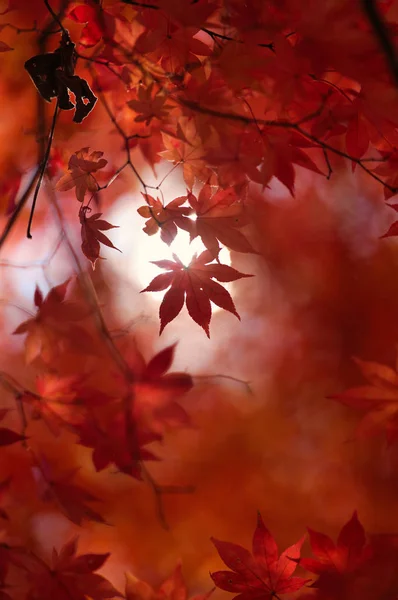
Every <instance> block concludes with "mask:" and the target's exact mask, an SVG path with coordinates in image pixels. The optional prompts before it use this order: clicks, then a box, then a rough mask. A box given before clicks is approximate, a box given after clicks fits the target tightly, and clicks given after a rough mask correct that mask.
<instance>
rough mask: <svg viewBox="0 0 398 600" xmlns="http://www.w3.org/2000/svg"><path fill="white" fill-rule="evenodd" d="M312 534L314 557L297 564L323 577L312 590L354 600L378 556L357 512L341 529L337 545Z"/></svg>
mask: <svg viewBox="0 0 398 600" xmlns="http://www.w3.org/2000/svg"><path fill="white" fill-rule="evenodd" d="M308 533H309V538H310V544H311V549H312V552H313V554H314V558H301V559H298V560H297V561H296V562H298V563H299V564H300V565H301V566H302V567H303V568H304V569H306V570H307V571H310V572H311V573H315V574H316V575H319V577H318V579H317V580H316V581H315V582H314V583H313V584H312V586H311V587H313V588H317V589H318V590H319V591H320V592H321V593H322V592H325V593H326V595H327V597H333V598H346V597H347V598H348V597H351V596H352V594H353V590H354V589H355V588H356V587H358V586H359V587H361V581H362V580H363V578H364V577H367V575H368V572H369V569H371V566H372V565H371V562H370V561H371V559H372V557H373V553H374V550H373V548H372V545H371V544H368V543H366V536H365V531H364V528H363V526H362V524H361V523H360V521H359V520H358V515H357V512H356V511H355V512H354V514H353V515H352V517H351V519H350V520H349V521H348V523H346V524H345V525H344V527H343V528H342V529H341V531H340V533H339V536H338V538H337V543H336V544H335V543H334V542H333V541H332V540H331V538H330V537H329V536H327V535H325V534H323V533H319V532H317V531H314V530H312V529H310V528H308ZM370 572H371V571H370ZM369 583H371V582H368V585H369ZM359 597H363V595H362V594H360V596H359Z"/></svg>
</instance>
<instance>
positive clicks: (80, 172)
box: [55, 147, 108, 202]
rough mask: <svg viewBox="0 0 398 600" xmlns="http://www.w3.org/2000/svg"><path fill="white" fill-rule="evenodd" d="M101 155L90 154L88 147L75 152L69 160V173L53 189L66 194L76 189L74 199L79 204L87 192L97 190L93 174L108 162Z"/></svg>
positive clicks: (101, 153) (97, 153)
mask: <svg viewBox="0 0 398 600" xmlns="http://www.w3.org/2000/svg"><path fill="white" fill-rule="evenodd" d="M103 154H104V153H103V152H99V151H93V152H91V153H90V148H89V147H86V148H82V149H81V150H77V151H76V152H75V153H74V154H72V156H71V157H70V159H69V163H68V170H69V173H66V175H63V176H62V177H61V179H60V180H59V181H58V182H57V185H56V186H55V189H56V190H58V191H59V192H66V191H68V190H71V189H72V188H76V190H75V191H76V198H77V199H78V201H79V202H83V201H84V196H85V194H86V192H87V191H89V192H92V193H94V192H96V191H97V190H98V187H99V186H98V183H97V180H96V179H95V177H94V175H93V173H96V172H97V171H98V170H99V169H103V168H104V167H105V166H106V165H107V164H108V161H107V160H105V158H102V156H103Z"/></svg>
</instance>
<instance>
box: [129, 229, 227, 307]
mask: <svg viewBox="0 0 398 600" xmlns="http://www.w3.org/2000/svg"><path fill="white" fill-rule="evenodd" d="M140 236H141V239H140V243H139V246H138V248H137V250H136V252H135V253H134V254H135V256H133V257H132V260H133V261H134V277H135V278H136V279H137V280H138V281H139V282H140V285H143V286H147V285H148V284H149V282H150V281H151V280H152V279H153V278H154V277H156V275H159V274H160V273H162V270H161V269H159V267H157V266H156V265H154V264H152V261H159V260H173V254H176V255H177V256H178V258H179V259H180V260H181V262H182V263H183V264H184V265H185V266H188V265H189V263H190V262H191V260H192V258H193V256H194V255H195V254H201V252H203V251H204V250H205V247H204V246H203V243H202V241H201V239H200V238H196V239H194V240H193V241H192V242H191V243H190V241H189V234H188V233H187V232H186V231H182V230H179V231H178V235H177V237H176V238H175V240H174V241H173V243H172V244H171V245H170V246H168V245H167V244H165V243H164V242H163V241H162V240H161V238H160V234H159V233H157V234H156V235H152V236H148V235H146V234H145V233H144V232H141V233H140ZM220 261H221V262H222V263H224V264H227V265H229V264H231V260H230V254H229V252H228V250H226V249H222V250H221V252H220ZM159 293H160V294H164V292H159ZM157 295H158V294H156V296H157Z"/></svg>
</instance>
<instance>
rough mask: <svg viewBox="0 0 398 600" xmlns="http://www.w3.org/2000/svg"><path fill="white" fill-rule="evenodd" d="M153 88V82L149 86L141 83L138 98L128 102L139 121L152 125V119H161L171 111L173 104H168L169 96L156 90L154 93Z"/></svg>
mask: <svg viewBox="0 0 398 600" xmlns="http://www.w3.org/2000/svg"><path fill="white" fill-rule="evenodd" d="M153 88H154V84H153V83H152V84H151V85H149V86H148V87H145V86H143V85H141V86H140V87H139V88H138V97H137V99H136V100H129V101H128V102H127V106H128V107H129V108H131V110H133V111H134V112H135V113H137V116H136V117H135V118H134V121H136V122H137V123H141V122H145V124H146V125H150V123H151V121H152V119H159V120H160V121H161V120H163V119H165V118H166V117H167V115H168V113H169V110H170V108H171V106H169V105H168V104H166V102H167V96H166V95H165V94H161V93H158V92H156V91H155V93H153Z"/></svg>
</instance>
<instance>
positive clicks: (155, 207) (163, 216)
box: [137, 194, 193, 245]
mask: <svg viewBox="0 0 398 600" xmlns="http://www.w3.org/2000/svg"><path fill="white" fill-rule="evenodd" d="M142 195H143V196H144V198H145V200H146V202H147V204H146V206H140V208H138V209H137V212H138V214H139V215H141V217H144V218H145V219H148V220H147V221H146V222H145V227H144V228H143V230H144V231H145V233H146V234H147V235H154V234H155V233H157V231H158V230H159V228H160V237H161V239H162V240H163V241H164V242H165V243H166V244H167V245H170V244H171V243H172V242H173V240H174V238H175V237H176V235H177V231H178V230H177V227H180V228H181V229H184V230H185V231H191V229H192V225H193V223H192V221H191V219H188V215H190V214H191V212H192V209H191V208H190V207H189V206H181V204H184V202H186V197H185V196H181V197H179V198H175V199H174V200H172V201H171V202H169V204H167V205H166V206H163V204H162V203H161V201H160V200H159V198H156V200H155V198H153V197H152V196H150V195H149V194H142Z"/></svg>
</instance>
